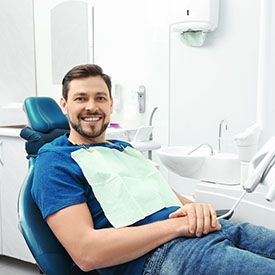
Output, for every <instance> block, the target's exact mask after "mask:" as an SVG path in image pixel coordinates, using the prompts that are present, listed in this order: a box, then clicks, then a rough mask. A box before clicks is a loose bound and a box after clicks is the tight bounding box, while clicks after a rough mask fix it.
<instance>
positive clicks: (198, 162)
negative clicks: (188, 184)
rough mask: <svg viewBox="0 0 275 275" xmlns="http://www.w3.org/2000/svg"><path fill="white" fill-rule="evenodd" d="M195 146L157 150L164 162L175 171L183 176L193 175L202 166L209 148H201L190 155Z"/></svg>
mask: <svg viewBox="0 0 275 275" xmlns="http://www.w3.org/2000/svg"><path fill="white" fill-rule="evenodd" d="M195 148H196V147H195V146H171V147H163V148H161V149H159V150H157V151H156V152H157V154H158V156H159V158H160V160H161V161H162V163H163V164H164V165H165V166H166V167H167V168H168V169H169V170H171V171H173V172H174V173H176V174H178V175H180V176H182V177H192V175H193V174H194V173H196V172H197V171H198V170H199V169H200V168H201V166H202V164H203V163H204V161H205V156H207V155H209V149H207V148H200V149H198V150H196V151H195V152H193V153H192V154H190V155H188V153H189V152H191V151H192V150H193V149H195Z"/></svg>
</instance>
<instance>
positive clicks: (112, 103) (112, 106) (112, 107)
mask: <svg viewBox="0 0 275 275" xmlns="http://www.w3.org/2000/svg"><path fill="white" fill-rule="evenodd" d="M113 110H114V101H113V98H112V97H111V114H112V113H113Z"/></svg>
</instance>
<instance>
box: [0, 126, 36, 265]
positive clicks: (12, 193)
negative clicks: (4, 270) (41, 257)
mask: <svg viewBox="0 0 275 275" xmlns="http://www.w3.org/2000/svg"><path fill="white" fill-rule="evenodd" d="M3 130H4V128H2V129H0V144H1V145H0V146H1V147H0V158H1V161H0V162H1V163H0V169H1V171H0V175H1V176H0V201H1V206H0V209H1V227H0V228H1V238H0V240H1V242H2V243H1V254H3V255H6V256H10V257H14V258H17V259H21V260H24V261H28V262H32V263H34V262H35V261H34V259H33V257H32V255H31V253H30V252H29V250H28V247H27V245H26V243H25V241H24V239H23V237H22V235H21V232H20V230H19V227H18V215H17V199H18V194H19V191H20V188H21V185H22V183H23V180H24V178H25V177H26V175H27V171H28V161H27V159H26V153H25V149H24V146H25V142H24V141H23V140H22V139H21V138H20V137H19V131H20V130H19V129H11V130H10V131H11V134H9V135H2V134H1V131H3Z"/></svg>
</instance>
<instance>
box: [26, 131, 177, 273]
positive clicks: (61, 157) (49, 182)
mask: <svg viewBox="0 0 275 275" xmlns="http://www.w3.org/2000/svg"><path fill="white" fill-rule="evenodd" d="M110 141H111V143H112V144H109V143H97V144H92V145H90V146H104V147H107V148H110V149H113V150H120V151H122V150H124V148H125V147H127V146H131V145H130V144H129V143H127V142H123V141H118V140H110ZM80 148H81V147H80V146H79V145H73V144H72V143H71V142H70V141H69V140H68V138H67V136H66V135H63V136H61V137H59V138H57V139H55V140H54V141H53V142H51V143H48V144H46V145H44V146H43V147H42V148H41V149H40V150H39V153H38V156H37V158H36V162H35V168H34V180H33V186H32V190H31V192H32V196H33V199H34V201H35V202H36V204H37V205H38V207H39V209H40V211H41V213H42V216H43V218H44V219H46V218H47V216H49V215H51V214H53V213H55V212H57V211H59V210H61V209H63V208H65V207H68V206H71V205H75V204H80V203H84V202H86V203H87V205H88V208H89V210H90V212H91V215H92V218H93V222H94V227H95V229H100V228H108V227H112V225H111V224H110V222H109V221H108V220H107V218H106V216H105V214H104V212H103V210H102V208H101V206H100V204H99V202H98V201H97V199H96V198H95V196H94V193H93V190H92V187H91V186H90V185H89V183H88V182H87V180H86V178H85V177H84V175H83V173H82V170H81V168H80V167H79V166H78V164H77V163H76V162H75V161H74V160H73V159H72V157H71V153H72V152H73V151H75V150H79V149H80ZM106 169H108V165H107V164H106ZM177 208H178V207H169V208H164V209H162V210H160V211H158V212H156V213H154V214H152V215H150V216H148V217H146V218H144V219H143V220H141V221H138V222H137V223H135V224H133V226H137V225H143V224H148V223H151V222H155V221H159V220H164V219H167V218H168V216H169V214H170V213H171V212H173V211H175V210H176V209H177ZM147 257H148V254H146V255H144V256H142V257H139V258H137V259H135V260H133V261H130V262H128V263H125V264H120V265H116V266H113V267H108V268H102V269H98V270H97V271H98V273H99V274H104V275H111V274H112V275H114V274H119V275H123V274H131V275H140V274H142V271H143V267H144V263H145V261H146V259H147Z"/></svg>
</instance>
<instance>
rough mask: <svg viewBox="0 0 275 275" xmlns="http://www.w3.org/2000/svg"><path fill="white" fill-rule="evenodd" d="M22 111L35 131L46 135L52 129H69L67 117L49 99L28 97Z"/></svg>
mask: <svg viewBox="0 0 275 275" xmlns="http://www.w3.org/2000/svg"><path fill="white" fill-rule="evenodd" d="M24 110H25V112H26V115H27V118H28V121H29V124H30V126H31V128H32V129H33V130H35V131H39V132H42V133H48V132H49V131H51V130H53V129H70V127H69V123H68V119H67V117H66V116H65V115H64V114H63V113H62V111H61V109H60V107H59V106H58V104H57V103H56V102H55V100H54V99H52V98H50V97H28V98H26V99H25V101H24Z"/></svg>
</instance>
